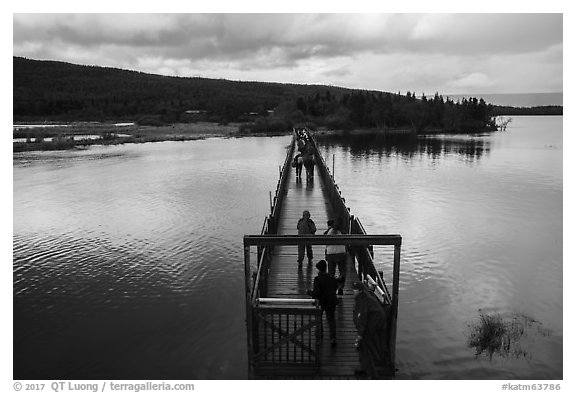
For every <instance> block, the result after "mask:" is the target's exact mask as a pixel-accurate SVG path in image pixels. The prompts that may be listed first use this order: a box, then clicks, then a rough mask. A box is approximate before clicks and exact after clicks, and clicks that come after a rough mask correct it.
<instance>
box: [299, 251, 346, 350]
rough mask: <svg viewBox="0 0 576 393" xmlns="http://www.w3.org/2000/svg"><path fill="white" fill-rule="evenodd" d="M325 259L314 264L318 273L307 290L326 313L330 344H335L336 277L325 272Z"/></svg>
mask: <svg viewBox="0 0 576 393" xmlns="http://www.w3.org/2000/svg"><path fill="white" fill-rule="evenodd" d="M326 267H327V264H326V261H325V260H323V259H322V260H320V261H318V263H317V264H316V269H318V275H317V276H316V277H314V284H313V289H312V290H308V291H307V293H308V295H309V296H312V297H313V298H314V299H318V303H320V307H321V308H322V312H323V313H324V314H326V322H328V329H329V331H330V345H332V346H333V347H335V346H336V319H335V317H334V312H335V311H336V305H337V304H338V298H337V297H336V287H337V285H338V284H337V283H336V279H335V278H334V277H333V276H331V275H329V274H327V273H326ZM321 331H322V330H321Z"/></svg>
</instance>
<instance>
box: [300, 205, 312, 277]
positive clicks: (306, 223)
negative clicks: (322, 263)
mask: <svg viewBox="0 0 576 393" xmlns="http://www.w3.org/2000/svg"><path fill="white" fill-rule="evenodd" d="M296 228H297V229H298V234H299V235H313V234H315V233H316V224H315V223H314V221H313V220H312V219H311V218H310V212H309V211H308V210H304V211H303V212H302V218H301V219H299V220H298V224H297V225H296ZM304 250H306V255H307V256H308V263H312V258H313V257H314V253H313V252H312V245H311V244H306V245H304V244H299V245H298V268H299V269H301V268H302V261H303V260H304Z"/></svg>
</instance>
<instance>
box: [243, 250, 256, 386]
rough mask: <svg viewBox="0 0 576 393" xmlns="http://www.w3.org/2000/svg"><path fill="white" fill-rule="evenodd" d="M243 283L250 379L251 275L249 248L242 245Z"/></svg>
mask: <svg viewBox="0 0 576 393" xmlns="http://www.w3.org/2000/svg"><path fill="white" fill-rule="evenodd" d="M244 275H245V277H244V281H245V286H246V288H245V291H246V294H245V295H246V330H247V331H248V334H247V335H246V336H247V340H248V376H249V378H251V377H252V376H253V375H254V360H253V357H254V352H253V350H254V348H253V346H252V329H253V326H252V322H253V320H252V299H251V296H250V295H251V293H250V292H251V290H252V289H251V285H250V284H251V282H252V280H251V275H250V246H247V245H246V244H244Z"/></svg>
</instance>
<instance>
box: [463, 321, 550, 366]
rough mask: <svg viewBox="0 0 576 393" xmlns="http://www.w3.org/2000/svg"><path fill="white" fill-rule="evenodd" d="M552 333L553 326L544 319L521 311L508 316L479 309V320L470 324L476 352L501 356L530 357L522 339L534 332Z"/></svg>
mask: <svg viewBox="0 0 576 393" xmlns="http://www.w3.org/2000/svg"><path fill="white" fill-rule="evenodd" d="M534 333H535V334H537V335H542V336H549V335H550V334H551V332H550V330H548V329H545V328H544V327H543V326H542V323H540V322H538V321H536V320H535V319H533V318H530V317H527V316H525V315H522V314H514V315H511V316H508V317H505V316H503V315H501V314H491V315H489V314H486V313H484V312H482V311H480V317H479V320H478V321H477V322H475V323H472V324H470V325H468V340H467V344H468V347H470V348H475V350H476V356H477V357H479V356H482V355H484V356H486V357H488V358H489V359H492V357H493V356H494V355H495V354H496V355H499V356H501V357H515V358H519V357H529V356H530V353H529V351H528V350H526V349H525V346H524V345H523V343H524V342H525V340H526V339H527V338H529V336H530V335H533V334H534Z"/></svg>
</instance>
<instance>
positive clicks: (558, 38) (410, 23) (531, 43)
mask: <svg viewBox="0 0 576 393" xmlns="http://www.w3.org/2000/svg"><path fill="white" fill-rule="evenodd" d="M562 24H563V18H562V14H14V17H13V32H14V35H13V36H14V41H13V43H14V46H13V47H14V52H13V53H14V55H16V56H26V57H30V58H38V59H54V60H62V61H68V62H72V63H80V64H96V65H103V66H112V67H119V68H128V69H137V70H141V71H143V72H151V73H162V74H170V75H179V76H191V75H198V74H200V75H205V76H209V77H216V78H219V77H222V78H237V79H250V80H264V79H262V78H265V77H273V78H275V79H274V80H275V81H285V82H294V83H330V82H333V81H334V80H338V81H340V82H342V83H345V84H346V86H347V87H359V88H374V89H386V86H387V85H391V84H393V85H396V84H398V83H400V84H403V86H405V87H404V89H403V90H405V89H418V88H420V89H424V88H426V89H428V88H432V87H434V86H437V87H440V88H448V87H451V88H472V87H474V86H476V87H477V88H482V87H483V86H484V87H486V88H490V87H492V86H501V87H502V86H506V85H508V84H509V85H513V84H514V83H513V81H512V80H511V81H510V82H509V83H504V84H503V85H501V83H502V82H501V78H500V76H499V73H501V74H505V75H507V76H509V77H510V78H514V76H513V75H509V74H508V73H506V72H502V71H498V70H497V69H495V67H494V66H493V64H495V63H498V62H499V61H501V62H503V63H504V64H506V65H509V64H510V63H511V62H512V61H514V60H519V59H520V58H522V59H525V58H532V59H533V60H532V64H529V63H526V64H523V65H519V64H517V66H516V68H517V71H518V73H519V74H523V73H529V72H536V73H537V74H538V76H539V77H540V78H542V77H543V78H544V79H549V80H551V81H553V82H551V84H550V86H548V87H547V88H548V89H555V90H557V89H558V88H560V89H561V86H562V83H561V78H560V82H558V78H557V76H556V75H557V73H558V72H560V74H561V73H562V72H561V70H562V68H561V63H562V60H561V58H562V40H563V37H562V27H563V26H562ZM522 56H525V57H522ZM539 67H541V69H540V70H539ZM546 72H551V73H556V74H555V75H548V74H546ZM390 75H392V76H394V78H395V79H390ZM530 79H533V78H528V79H527V80H530ZM306 81H308V82H306ZM388 81H390V82H388ZM495 81H496V82H495ZM525 81H526V80H525ZM515 83H516V85H518V84H519V83H520V82H515ZM367 85H370V86H371V87H368V86H367ZM526 87H527V88H528V87H530V86H526ZM541 88H546V87H541Z"/></svg>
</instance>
